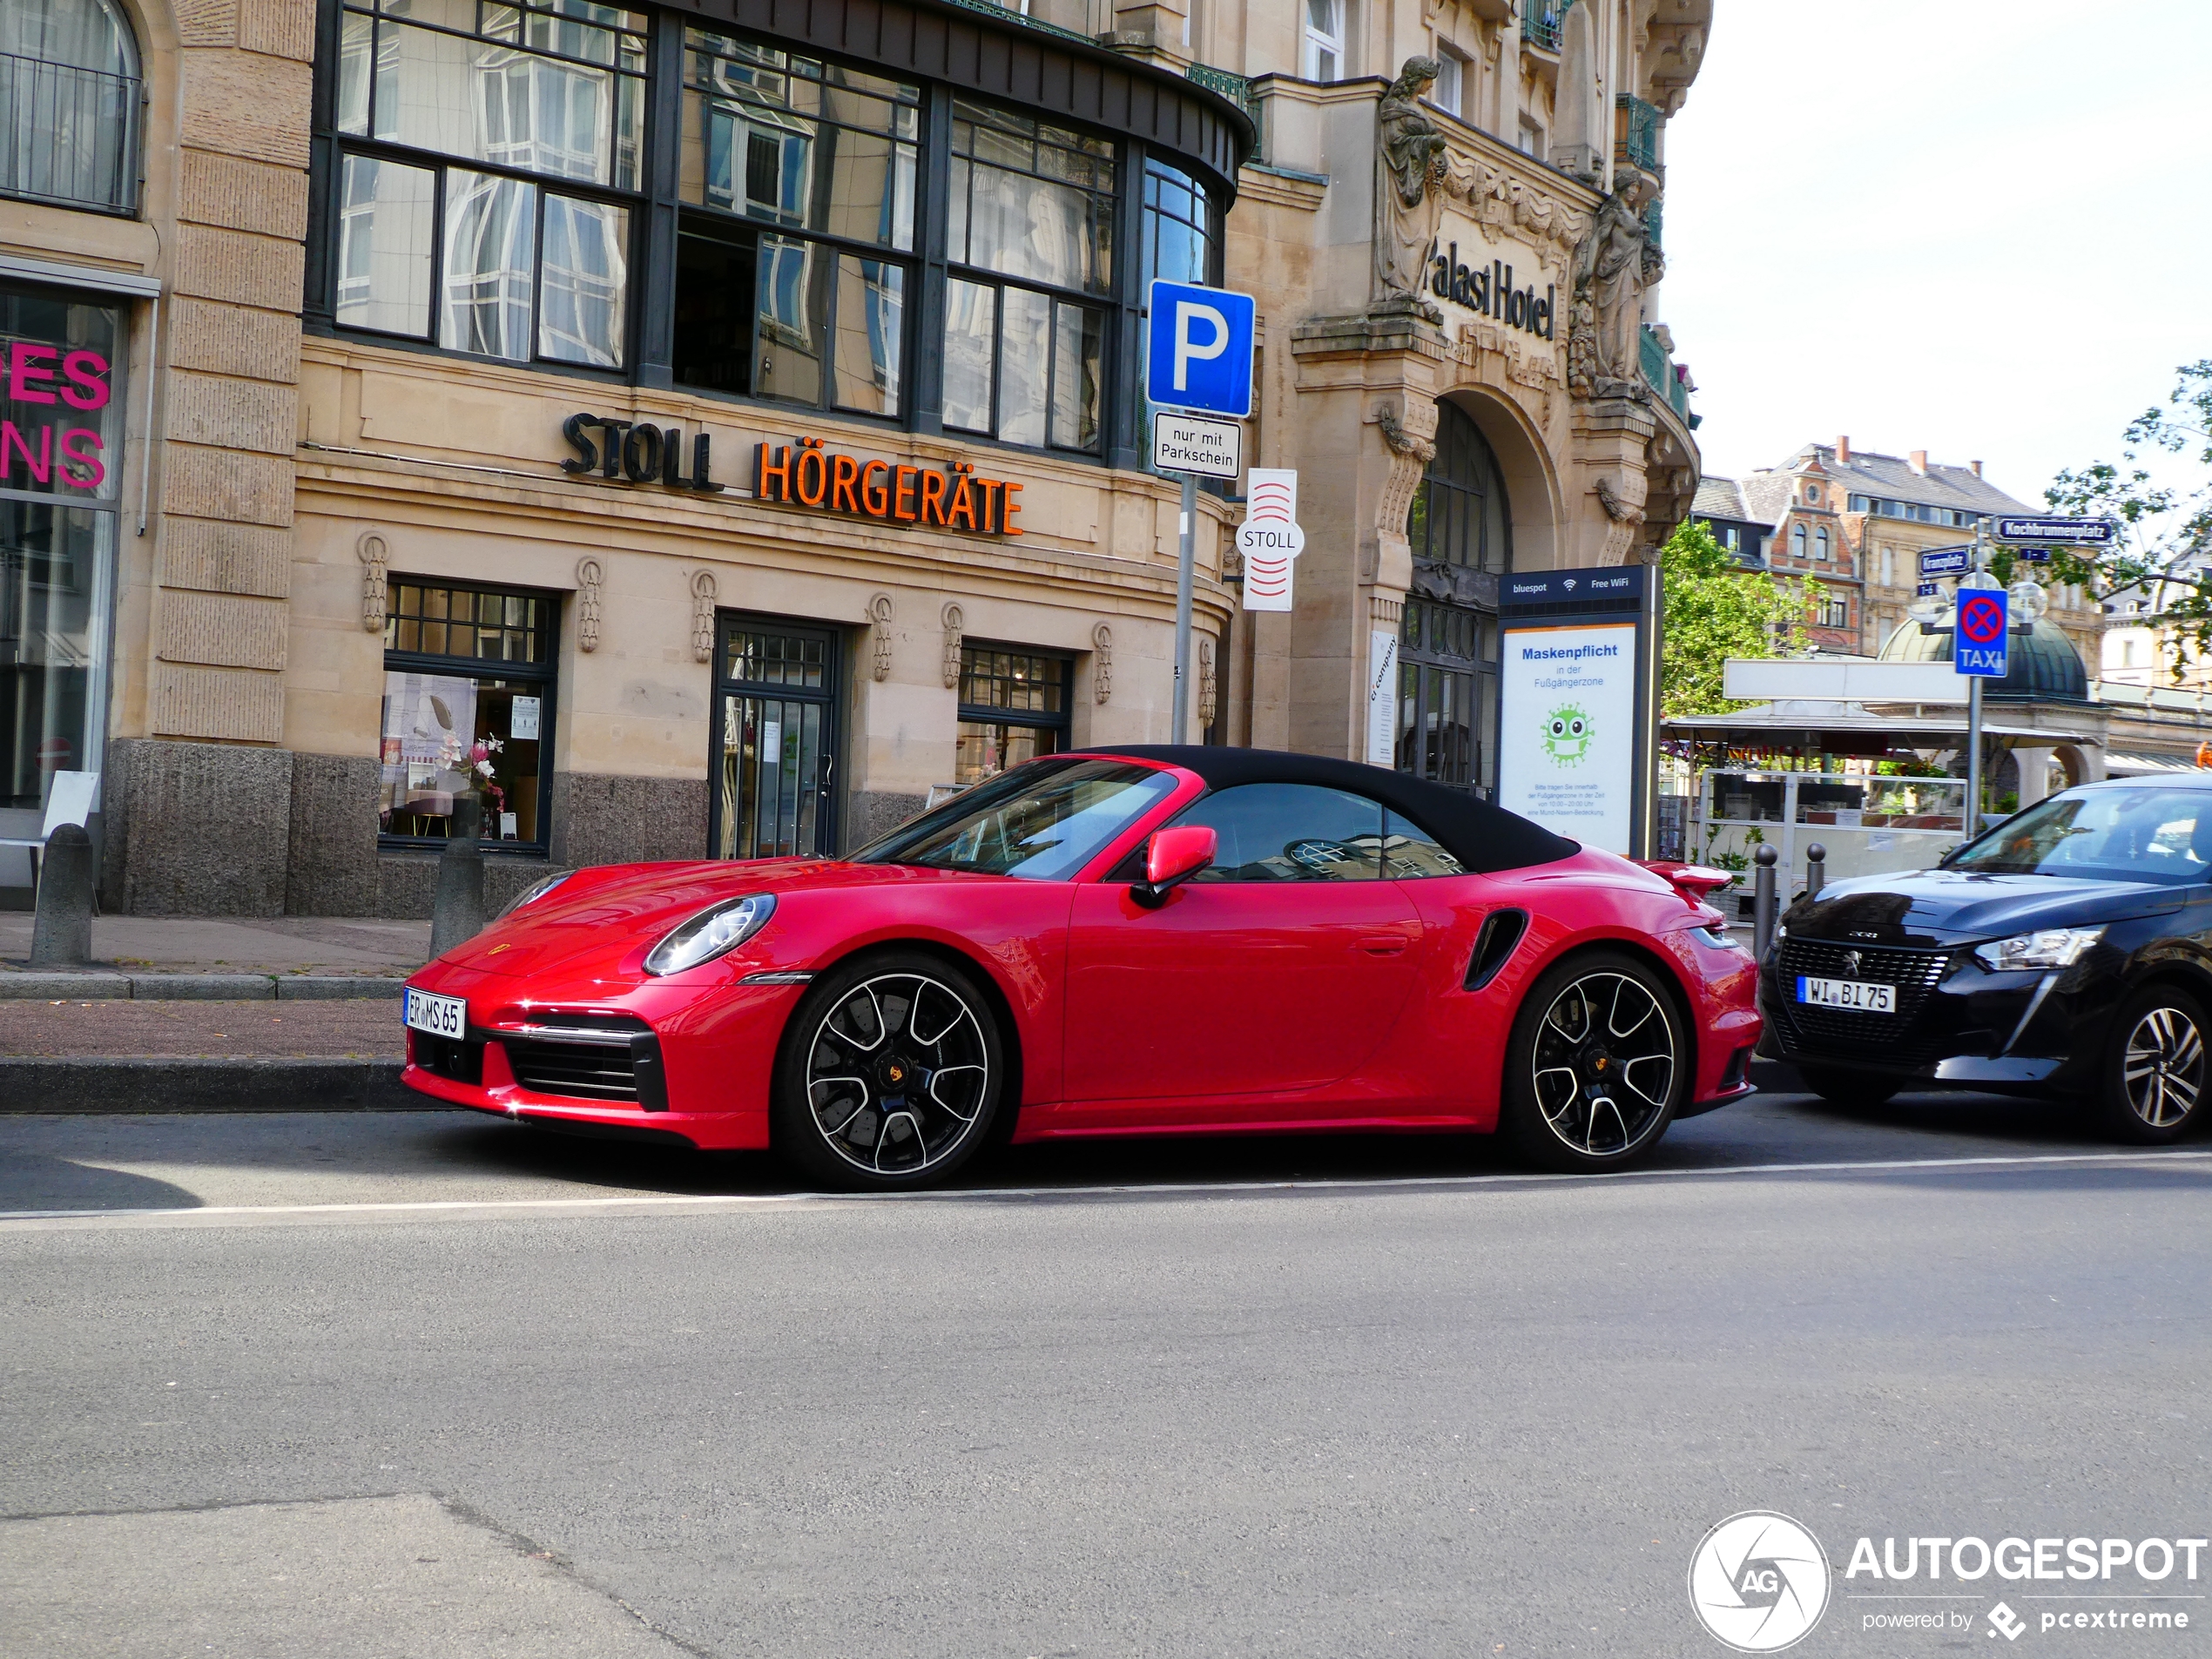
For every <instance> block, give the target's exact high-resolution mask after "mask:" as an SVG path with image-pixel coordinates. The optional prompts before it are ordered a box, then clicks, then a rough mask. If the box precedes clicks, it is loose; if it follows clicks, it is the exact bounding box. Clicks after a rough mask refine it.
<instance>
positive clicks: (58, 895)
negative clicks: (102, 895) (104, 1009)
mask: <svg viewBox="0 0 2212 1659" xmlns="http://www.w3.org/2000/svg"><path fill="white" fill-rule="evenodd" d="M96 886H98V880H97V878H96V876H95V874H94V873H93V869H92V838H91V836H89V835H87V834H86V833H84V826H82V825H78V824H64V825H62V826H60V827H59V828H58V829H57V830H55V832H54V833H53V834H52V835H51V836H50V837H49V838H48V839H47V842H46V856H45V859H44V861H43V862H42V863H41V864H40V866H39V868H38V912H37V915H36V916H35V917H34V918H33V919H32V921H31V924H30V965H31V966H32V967H33V968H81V967H83V966H84V964H85V963H86V962H89V961H91V960H92V890H93V888H94V887H96Z"/></svg>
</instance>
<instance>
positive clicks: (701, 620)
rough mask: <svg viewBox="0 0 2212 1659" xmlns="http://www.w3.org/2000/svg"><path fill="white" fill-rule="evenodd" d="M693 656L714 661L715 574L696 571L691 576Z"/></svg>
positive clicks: (708, 661)
mask: <svg viewBox="0 0 2212 1659" xmlns="http://www.w3.org/2000/svg"><path fill="white" fill-rule="evenodd" d="M691 656H692V657H693V658H695V659H696V660H697V661H699V662H702V663H711V662H712V661H713V660H714V572H713V571H711V570H696V571H693V572H692V574H691Z"/></svg>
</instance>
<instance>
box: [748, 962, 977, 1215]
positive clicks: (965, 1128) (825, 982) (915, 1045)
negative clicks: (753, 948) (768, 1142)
mask: <svg viewBox="0 0 2212 1659" xmlns="http://www.w3.org/2000/svg"><path fill="white" fill-rule="evenodd" d="M1006 1069H1007V1068H1006V1043H1005V1039H1004V1037H1003V1035H1001V1032H1000V1030H999V1025H998V1019H997V1016H996V1015H995V1013H994V1012H993V1010H992V1008H991V1005H990V1002H989V1001H988V1000H987V999H986V998H985V996H984V995H983V993H982V991H981V988H980V987H979V986H978V985H977V984H976V982H975V981H974V977H973V976H972V975H971V974H968V973H967V972H965V971H963V970H961V969H960V968H955V967H954V966H953V965H952V964H950V963H948V962H946V961H941V960H940V959H939V958H937V957H934V956H930V955H927V954H921V953H919V952H915V953H904V952H901V953H894V954H882V955H875V956H869V957H865V958H862V959H860V960H858V961H852V962H847V963H845V964H843V965H841V966H840V967H838V968H833V969H831V970H830V971H829V972H828V973H827V974H824V975H823V976H822V977H821V978H820V979H819V980H817V981H815V982H814V985H813V988H812V989H810V990H809V991H808V993H807V995H806V998H805V999H804V1000H803V1001H801V1002H800V1003H799V1008H798V1011H797V1012H796V1013H795V1014H793V1015H792V1022H791V1025H790V1027H789V1028H788V1029H787V1031H786V1035H785V1039H784V1044H783V1050H782V1053H781V1055H780V1056H779V1059H778V1062H777V1068H776V1089H775V1096H774V1102H773V1105H772V1118H773V1122H772V1134H773V1139H774V1144H775V1146H776V1148H777V1150H779V1151H780V1152H782V1153H783V1154H784V1155H785V1156H786V1157H789V1158H790V1159H791V1160H792V1162H793V1163H797V1164H798V1165H799V1167H800V1168H801V1169H803V1170H805V1171H806V1173H807V1174H808V1175H810V1176H812V1177H814V1178H815V1179H817V1180H819V1181H821V1182H823V1183H825V1184H829V1185H833V1186H839V1187H853V1188H875V1189H885V1190H887V1189H896V1188H901V1187H923V1186H931V1185H934V1184H936V1183H938V1182H940V1181H942V1180H944V1179H945V1178H946V1177H949V1176H950V1175H951V1174H952V1173H953V1172H954V1170H958V1169H959V1168H960V1167H961V1165H962V1164H964V1163H967V1162H968V1160H969V1159H970V1158H972V1157H974V1155H975V1153H976V1152H977V1150H979V1149H980V1148H981V1146H982V1145H983V1144H984V1142H985V1140H986V1137H987V1136H988V1135H989V1133H990V1127H991V1122H992V1119H993V1118H994V1117H995V1116H996V1115H997V1112H998V1109H999V1102H1000V1099H1001V1095H1002V1093H1003V1090H1004V1085H1005V1079H1006Z"/></svg>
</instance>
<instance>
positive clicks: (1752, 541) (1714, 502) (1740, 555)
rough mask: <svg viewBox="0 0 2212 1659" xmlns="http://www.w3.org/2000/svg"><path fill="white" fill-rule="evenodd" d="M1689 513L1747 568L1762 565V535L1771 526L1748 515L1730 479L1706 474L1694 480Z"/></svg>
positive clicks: (1751, 568)
mask: <svg viewBox="0 0 2212 1659" xmlns="http://www.w3.org/2000/svg"><path fill="white" fill-rule="evenodd" d="M1689 516H1690V517H1691V518H1692V519H1694V520H1696V522H1697V523H1700V524H1703V526H1705V528H1706V529H1709V530H1710V531H1712V533H1713V539H1714V540H1715V541H1716V542H1718V543H1720V544H1721V545H1722V546H1723V547H1724V548H1726V549H1727V550H1729V551H1730V553H1732V554H1734V555H1735V556H1736V562H1737V563H1738V564H1740V565H1742V566H1743V568H1744V569H1745V570H1764V569H1765V568H1766V538H1767V536H1769V535H1770V533H1771V532H1772V529H1773V526H1771V525H1770V524H1764V523H1760V522H1759V521H1758V520H1757V519H1756V518H1754V517H1752V516H1751V509H1750V508H1749V507H1747V506H1746V505H1744V502H1743V489H1742V487H1741V486H1740V485H1738V484H1737V482H1736V480H1735V479H1733V478H1715V477H1711V476H1710V475H1709V476H1706V477H1703V478H1700V479H1699V480H1698V481H1697V494H1696V496H1695V497H1693V498H1692V500H1691V502H1690V506H1689Z"/></svg>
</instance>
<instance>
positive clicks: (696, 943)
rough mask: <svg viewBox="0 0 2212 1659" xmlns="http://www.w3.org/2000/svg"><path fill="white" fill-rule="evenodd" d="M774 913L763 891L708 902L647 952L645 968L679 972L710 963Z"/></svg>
mask: <svg viewBox="0 0 2212 1659" xmlns="http://www.w3.org/2000/svg"><path fill="white" fill-rule="evenodd" d="M775 913H776V900H775V897H774V895H773V894H766V893H749V894H746V895H745V897H744V898H742V899H725V900H723V902H722V903H720V904H718V905H711V906H710V907H707V908H706V909H705V910H702V911H700V912H699V913H698V915H696V916H693V917H692V918H691V920H690V921H687V922H685V924H684V925H683V926H682V927H678V929H676V931H675V932H674V933H671V934H669V935H668V936H667V937H666V938H665V939H664V940H662V941H660V943H659V944H658V945H656V946H654V947H653V948H652V949H651V950H650V951H648V952H647V953H646V954H645V971H646V972H647V973H648V974H680V973H682V972H683V971H684V970H685V968H697V967H698V965H699V964H700V963H701V962H711V961H713V960H714V959H715V958H716V957H718V956H719V955H722V954H724V953H725V952H727V951H732V950H735V949H736V948H738V946H739V945H742V944H744V943H745V941H746V940H748V939H750V938H752V936H753V934H757V933H759V931H760V930H761V928H762V927H765V926H766V925H767V921H768V918H769V917H770V916H772V915H773V914H775Z"/></svg>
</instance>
